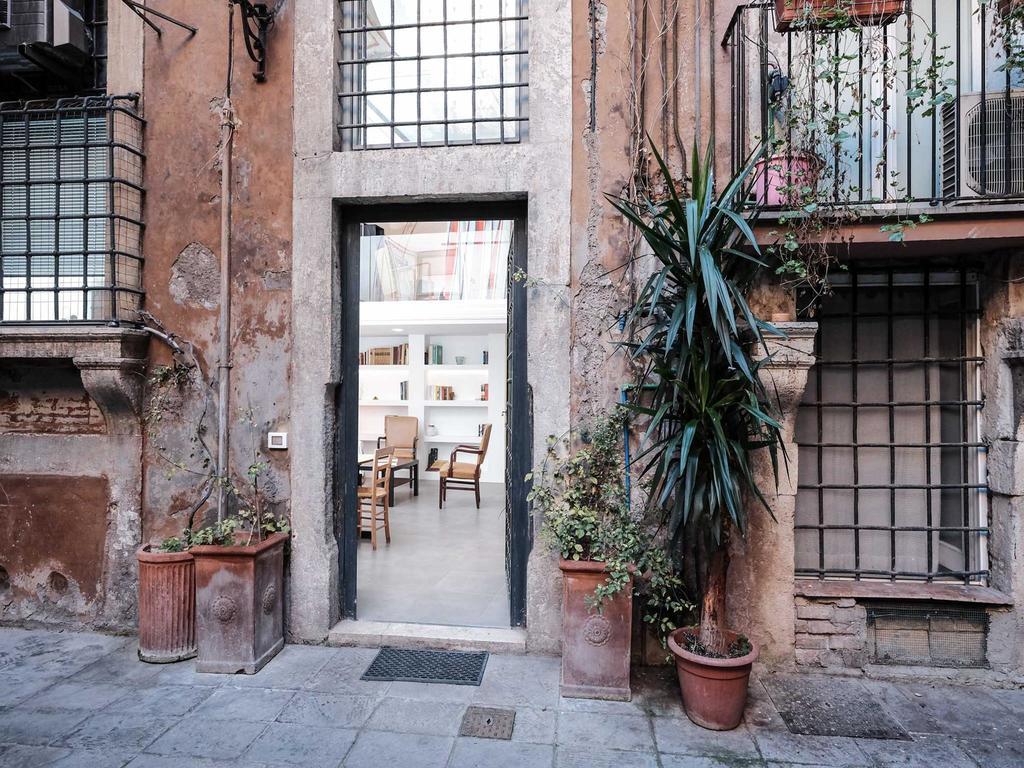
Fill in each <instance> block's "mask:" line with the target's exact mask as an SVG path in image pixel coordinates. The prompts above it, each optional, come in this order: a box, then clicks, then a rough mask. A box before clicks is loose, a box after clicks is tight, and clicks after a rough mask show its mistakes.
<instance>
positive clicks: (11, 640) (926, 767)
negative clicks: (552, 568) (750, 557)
mask: <svg viewBox="0 0 1024 768" xmlns="http://www.w3.org/2000/svg"><path fill="white" fill-rule="evenodd" d="M375 653H376V651H374V650H370V649H358V648H325V647H310V646H296V645H290V646H286V647H285V649H284V650H283V651H282V652H281V653H280V654H279V655H278V656H277V658H275V659H274V660H273V661H271V662H270V664H268V665H267V667H266V668H264V669H263V671H261V672H260V673H259V674H258V675H255V676H252V677H246V676H225V675H200V674H196V673H195V672H194V671H193V665H192V663H191V662H181V663H179V664H174V665H168V666H154V665H148V664H143V663H141V662H139V661H138V660H137V659H136V657H135V642H134V640H133V639H131V638H117V637H107V636H103V635H94V634H84V633H83V634H76V633H70V632H65V633H57V632H36V631H25V630H16V629H5V630H0V696H2V701H0V765H2V766H4V768H28V767H30V766H44V765H45V766H60V768H68V767H69V766H73V767H79V768H90V767H93V766H98V767H101V768H119V767H120V766H124V765H128V766H131V768H229V767H231V768H242V767H243V766H244V767H246V768H257V767H258V766H275V767H280V766H292V765H297V766H302V767H303V768H339V767H342V766H343V767H344V768H362V767H363V766H367V767H369V768H444V767H445V766H447V767H448V768H506V767H507V768H513V767H514V768H584V767H585V768H612V767H614V768H725V767H726V766H744V767H746V768H755V767H757V768H765V767H766V766H772V767H773V768H783V767H784V766H786V767H790V766H803V767H804V768H807V767H808V766H829V767H830V768H834V767H835V766H851V767H854V766H856V767H858V768H880V767H882V766H893V767H894V768H895V767H896V766H899V767H900V768H937V767H938V766H941V767H942V768H1009V767H1010V766H1014V767H1019V766H1021V765H1024V691H1021V690H992V689H986V688H982V687H960V688H956V687H951V686H941V685H927V684H910V683H908V684H901V685H895V684H891V683H882V682H872V681H864V680H858V679H854V678H843V677H836V678H830V679H827V680H825V681H824V686H823V687H824V688H826V689H833V690H835V691H837V692H843V693H844V695H846V696H847V697H849V695H850V694H851V693H857V694H859V695H861V696H864V695H867V696H870V697H871V699H872V702H873V706H876V707H879V708H881V709H884V710H885V712H886V713H888V714H889V715H890V716H891V717H893V718H895V719H896V720H897V721H898V722H899V723H900V724H901V725H902V726H903V728H904V729H905V730H906V731H907V732H908V734H909V738H907V739H904V740H898V741H894V740H880V739H853V738H845V737H839V736H799V735H794V734H792V733H790V732H789V731H788V730H787V729H786V726H785V724H784V723H783V722H782V719H781V718H780V716H779V714H778V711H777V710H776V706H775V705H776V704H780V702H773V701H772V700H771V699H770V698H769V696H768V694H767V690H768V688H773V689H774V688H776V686H772V685H769V686H768V688H766V687H765V685H764V682H765V681H764V680H755V681H753V682H752V684H751V697H752V699H751V704H750V707H749V708H748V711H747V717H746V721H745V723H744V724H743V725H741V726H740V727H739V728H738V729H737V730H735V731H730V732H728V733H715V732H711V731H705V730H703V729H701V728H698V727H697V726H695V725H693V724H692V723H690V721H689V720H688V719H687V718H686V716H685V714H684V712H683V710H682V706H681V705H680V701H679V693H678V688H677V686H676V685H675V683H674V681H673V679H672V673H671V670H669V669H667V668H665V669H656V670H644V671H643V672H641V673H639V674H638V675H636V676H635V679H634V682H633V689H634V696H633V700H632V701H630V702H599V701H589V700H582V699H564V698H560V697H559V695H558V676H559V661H558V659H555V658H550V657H543V656H494V655H492V656H491V658H490V660H489V662H488V664H487V668H486V671H485V673H484V678H483V682H482V684H481V685H480V686H479V687H475V686H456V685H428V684H414V683H375V682H363V681H360V679H359V677H360V676H361V675H362V673H363V672H364V670H365V669H366V667H367V665H368V664H369V663H370V660H371V659H372V658H373V655H374V654H375ZM471 704H480V705H486V706H495V707H502V708H511V709H514V710H515V713H516V716H515V727H514V730H513V732H512V739H511V741H495V740H489V739H475V738H466V737H460V736H457V733H458V729H459V724H460V722H461V720H462V717H463V714H464V712H465V710H466V707H467V706H469V705H471Z"/></svg>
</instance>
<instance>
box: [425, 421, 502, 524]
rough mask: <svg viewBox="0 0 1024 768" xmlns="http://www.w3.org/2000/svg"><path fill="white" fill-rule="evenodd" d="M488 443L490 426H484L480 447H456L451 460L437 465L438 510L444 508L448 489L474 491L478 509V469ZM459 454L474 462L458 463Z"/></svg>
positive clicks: (482, 461)
mask: <svg viewBox="0 0 1024 768" xmlns="http://www.w3.org/2000/svg"><path fill="white" fill-rule="evenodd" d="M490 441H491V425H490V424H485V425H484V431H483V434H482V435H481V436H480V445H457V446H455V450H453V451H452V455H451V458H450V459H449V460H448V461H442V462H441V463H440V464H438V465H437V469H438V472H439V474H440V476H441V482H440V488H439V489H438V498H437V507H438V509H443V508H444V503H445V501H446V500H447V498H448V489H449V488H452V489H454V490H462V491H469V490H472V491H474V492H475V493H476V508H477V509H480V469H481V467H482V466H483V463H484V459H485V458H486V457H487V444H488V443H489V442H490ZM460 453H466V454H470V455H473V456H475V461H459V454H460Z"/></svg>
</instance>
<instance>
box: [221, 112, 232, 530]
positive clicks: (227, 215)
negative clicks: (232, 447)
mask: <svg viewBox="0 0 1024 768" xmlns="http://www.w3.org/2000/svg"><path fill="white" fill-rule="evenodd" d="M220 130H221V165H220V323H219V325H220V339H219V347H220V352H219V359H218V361H217V478H218V484H217V520H218V521H220V520H223V519H224V507H225V502H226V500H227V486H226V479H227V476H228V455H229V452H228V449H229V429H228V409H229V408H230V405H231V158H232V149H233V148H234V143H235V112H234V109H233V107H232V106H231V98H230V96H226V97H225V98H224V106H223V107H222V108H221V122H220Z"/></svg>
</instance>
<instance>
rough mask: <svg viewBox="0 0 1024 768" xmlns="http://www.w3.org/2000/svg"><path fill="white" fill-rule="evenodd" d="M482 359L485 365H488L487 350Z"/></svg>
mask: <svg viewBox="0 0 1024 768" xmlns="http://www.w3.org/2000/svg"><path fill="white" fill-rule="evenodd" d="M481 357H482V358H483V364H484V365H487V362H488V354H487V350H486V349H485V350H484V352H483V354H482V355H481Z"/></svg>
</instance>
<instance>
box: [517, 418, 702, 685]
mask: <svg viewBox="0 0 1024 768" xmlns="http://www.w3.org/2000/svg"><path fill="white" fill-rule="evenodd" d="M627 424H628V414H627V412H626V411H625V410H624V409H621V408H616V409H615V410H614V411H613V412H612V413H611V414H609V415H608V416H606V417H604V418H602V419H599V420H597V421H596V422H594V423H592V424H590V425H588V426H587V427H585V428H584V429H582V430H580V431H579V432H577V433H571V434H568V435H566V436H564V437H562V438H561V439H558V438H556V437H554V436H552V437H550V438H549V439H548V450H547V454H546V457H545V460H544V462H543V464H542V465H541V467H540V469H539V470H538V471H537V472H536V473H531V475H529V476H528V477H527V479H528V480H533V481H534V484H533V487H532V489H531V491H530V495H529V499H530V501H531V503H532V505H533V508H534V509H535V510H537V511H539V512H541V513H542V515H543V526H542V529H541V532H542V535H543V536H544V537H545V539H547V541H548V543H549V544H550V546H551V547H552V548H553V549H554V550H555V551H556V552H557V553H558V555H559V557H560V567H561V571H562V585H563V590H562V595H563V599H562V678H561V694H562V695H563V696H568V697H577V698H596V699H611V700H629V698H630V695H631V694H630V675H629V671H630V655H631V654H630V645H631V635H632V631H631V629H632V628H631V622H632V615H633V597H634V594H636V595H637V596H638V598H639V599H640V600H641V601H642V603H643V605H644V610H643V616H644V619H645V621H647V622H648V623H649V624H651V625H653V627H654V630H655V632H656V633H658V634H659V635H661V636H662V638H664V637H665V636H667V633H668V632H669V631H671V630H672V629H674V628H675V627H676V626H677V621H678V618H679V617H680V616H682V615H684V614H685V613H687V612H688V611H689V610H690V608H691V606H690V605H689V604H688V603H687V602H686V600H685V599H684V598H683V596H682V584H681V582H680V581H679V580H678V579H677V578H676V577H675V576H674V574H673V573H672V569H671V565H670V563H669V560H668V558H667V556H666V551H665V548H664V546H663V545H661V544H660V543H659V542H658V541H657V540H656V538H655V537H654V536H653V535H652V534H651V532H650V530H649V529H648V528H646V527H645V525H644V521H643V520H641V519H638V518H636V517H634V516H633V515H632V514H631V513H630V506H629V497H628V493H627V490H626V484H625V476H626V472H627V468H626V467H625V462H624V453H625V452H624V450H623V440H624V435H625V430H626V427H627ZM663 642H664V639H663Z"/></svg>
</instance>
